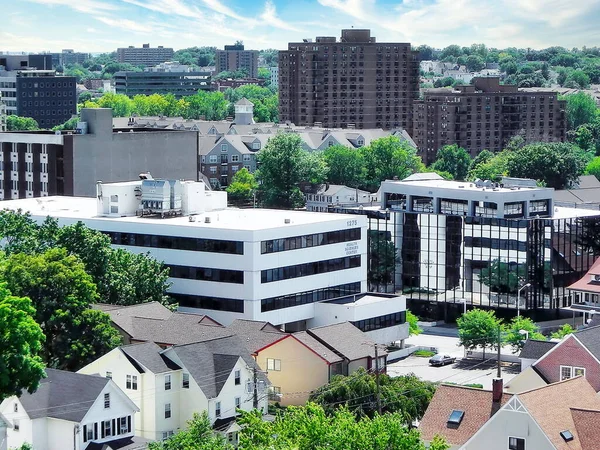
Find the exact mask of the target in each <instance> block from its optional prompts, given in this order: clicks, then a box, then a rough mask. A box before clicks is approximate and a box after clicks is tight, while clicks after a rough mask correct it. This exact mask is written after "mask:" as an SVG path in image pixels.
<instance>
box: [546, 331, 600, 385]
mask: <svg viewBox="0 0 600 450" xmlns="http://www.w3.org/2000/svg"><path fill="white" fill-rule="evenodd" d="M534 366H535V368H536V369H537V370H539V371H540V373H541V374H542V375H543V376H544V377H545V378H546V379H547V380H548V381H549V382H550V383H555V382H557V381H560V366H573V367H585V377H586V378H587V380H588V382H589V383H590V384H591V385H592V386H593V387H594V389H595V390H596V392H598V391H600V365H599V364H598V362H597V361H596V360H595V358H594V357H593V356H592V355H591V354H590V353H589V352H588V351H587V350H586V349H585V348H584V347H583V346H582V345H581V344H580V343H579V342H578V341H577V340H575V338H574V337H572V336H570V337H568V338H567V339H566V340H565V341H564V342H561V343H560V345H558V346H557V347H555V348H554V350H553V351H552V353H550V354H549V355H548V356H546V357H545V358H544V359H543V360H542V361H540V362H539V363H536V364H534Z"/></svg>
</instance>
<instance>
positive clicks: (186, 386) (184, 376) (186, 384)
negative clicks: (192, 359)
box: [181, 372, 190, 389]
mask: <svg viewBox="0 0 600 450" xmlns="http://www.w3.org/2000/svg"><path fill="white" fill-rule="evenodd" d="M181 386H182V387H183V389H189V388H190V374H189V373H186V372H183V374H182V382H181Z"/></svg>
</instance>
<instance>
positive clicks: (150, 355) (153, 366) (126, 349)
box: [120, 342, 181, 373]
mask: <svg viewBox="0 0 600 450" xmlns="http://www.w3.org/2000/svg"><path fill="white" fill-rule="evenodd" d="M120 350H121V351H122V352H123V353H124V354H125V356H127V357H128V359H130V360H131V359H133V360H134V361H135V362H137V363H138V364H141V365H142V366H144V367H145V368H146V369H148V370H149V371H150V372H152V373H164V372H171V371H173V370H179V369H181V367H179V366H178V365H177V364H175V363H174V362H173V361H172V360H170V359H169V358H167V357H166V356H164V355H162V354H161V352H162V348H160V347H159V346H158V345H156V344H155V343H154V342H144V343H142V344H132V345H124V346H122V347H120Z"/></svg>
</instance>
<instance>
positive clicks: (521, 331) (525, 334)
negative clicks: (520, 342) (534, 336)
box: [519, 330, 529, 341]
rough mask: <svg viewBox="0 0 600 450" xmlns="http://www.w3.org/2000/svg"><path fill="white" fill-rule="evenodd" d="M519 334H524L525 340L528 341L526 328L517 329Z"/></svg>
mask: <svg viewBox="0 0 600 450" xmlns="http://www.w3.org/2000/svg"><path fill="white" fill-rule="evenodd" d="M519 334H520V335H522V336H525V340H526V341H528V340H529V331H527V330H519Z"/></svg>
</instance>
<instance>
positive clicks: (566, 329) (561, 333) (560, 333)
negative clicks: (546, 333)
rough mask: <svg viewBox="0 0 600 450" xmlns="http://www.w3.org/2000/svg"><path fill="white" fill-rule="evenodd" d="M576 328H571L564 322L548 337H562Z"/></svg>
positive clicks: (573, 331)
mask: <svg viewBox="0 0 600 450" xmlns="http://www.w3.org/2000/svg"><path fill="white" fill-rule="evenodd" d="M576 331H577V330H576V329H575V328H573V327H572V326H571V325H569V324H568V323H565V324H564V325H563V326H562V327H560V328H559V329H558V330H557V331H555V332H554V333H552V334H551V335H550V337H551V338H552V339H562V338H564V337H565V336H568V335H569V334H573V333H575V332H576Z"/></svg>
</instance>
